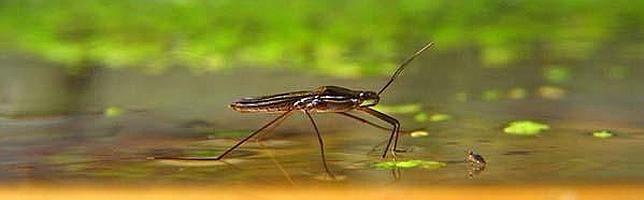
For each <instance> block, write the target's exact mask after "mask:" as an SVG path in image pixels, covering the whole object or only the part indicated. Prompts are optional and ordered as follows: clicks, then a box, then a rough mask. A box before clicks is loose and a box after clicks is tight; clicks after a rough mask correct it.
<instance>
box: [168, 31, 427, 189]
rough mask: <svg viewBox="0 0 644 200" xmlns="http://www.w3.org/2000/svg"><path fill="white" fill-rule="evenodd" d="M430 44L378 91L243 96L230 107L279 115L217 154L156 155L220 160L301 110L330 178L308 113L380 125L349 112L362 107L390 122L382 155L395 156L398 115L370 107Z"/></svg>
mask: <svg viewBox="0 0 644 200" xmlns="http://www.w3.org/2000/svg"><path fill="white" fill-rule="evenodd" d="M433 45H434V43H433V42H429V43H427V44H425V46H423V47H422V48H420V49H419V50H418V51H416V52H415V53H414V54H413V55H411V56H410V57H409V58H407V59H406V60H404V61H403V62H402V63H401V64H400V65H399V66H398V67H397V69H396V71H395V72H394V74H393V75H392V76H391V78H390V79H389V81H388V82H387V83H386V84H385V86H383V87H382V89H380V91H378V92H377V93H376V92H373V91H361V90H351V89H348V88H344V87H340V86H321V87H318V88H316V89H314V90H312V91H296V92H288V93H281V94H275V95H269V96H261V97H248V98H242V99H240V100H238V101H235V102H233V103H232V104H230V108H232V109H233V110H235V111H238V112H242V113H253V112H264V113H280V115H279V116H278V117H276V118H275V119H273V120H271V121H270V122H268V123H266V124H265V125H264V126H262V127H261V128H259V129H257V130H255V131H254V132H252V133H251V134H250V135H248V136H247V137H246V138H244V139H242V140H240V141H239V142H237V143H236V144H235V145H233V146H231V147H229V148H228V149H227V150H226V151H224V153H222V154H221V155H219V156H217V157H214V158H212V157H205V158H200V157H163V158H157V159H180V160H221V159H222V158H224V157H225V156H226V155H228V153H230V152H232V151H233V150H235V149H236V148H237V147H239V146H241V145H242V144H244V143H245V142H246V141H248V140H249V139H251V138H252V137H254V136H255V135H257V134H258V133H260V132H262V131H263V130H265V129H267V128H269V127H270V126H272V125H274V124H276V122H279V121H281V120H282V119H286V118H287V117H288V116H290V115H291V114H292V112H293V111H297V110H299V111H303V112H304V114H306V116H307V117H308V119H309V121H310V122H311V124H312V125H313V129H314V130H315V134H316V136H317V139H318V143H319V146H320V156H321V158H322V164H323V165H324V169H325V171H326V173H327V174H328V175H329V176H330V177H331V178H334V175H333V173H331V171H330V170H329V167H328V164H327V162H326V155H325V152H324V141H323V139H322V135H321V134H320V130H319V128H318V125H317V124H316V123H315V120H314V119H313V116H311V114H312V113H336V114H340V115H342V116H345V117H349V118H351V119H355V120H358V121H360V122H362V123H365V124H369V125H372V126H375V127H377V128H383V127H381V126H377V125H375V123H372V122H369V121H367V120H366V119H363V118H361V117H359V116H356V115H353V114H350V113H348V112H350V111H361V112H364V113H366V114H368V115H371V116H373V117H376V118H378V119H380V120H382V121H384V122H386V123H389V124H390V125H391V126H392V129H391V135H390V136H389V138H388V140H387V145H386V146H385V148H384V152H383V153H382V156H381V158H386V157H387V152H388V151H391V154H392V156H393V157H394V158H395V157H396V152H400V151H398V150H397V146H398V136H399V131H400V123H399V122H398V120H397V119H395V118H393V117H391V116H389V115H387V114H385V113H382V112H380V111H377V110H374V109H373V108H371V107H373V106H375V105H377V104H378V102H379V101H380V94H382V93H383V92H384V91H385V89H387V87H389V86H390V85H391V83H393V81H394V80H396V78H397V77H398V76H399V75H400V73H401V72H402V71H403V69H405V67H406V66H407V65H408V64H409V63H411V61H413V60H414V59H415V58H416V57H418V56H419V55H420V54H421V53H423V52H424V51H425V50H427V49H429V48H430V47H432V46H433ZM388 130H389V129H388ZM392 142H393V146H392ZM390 147H391V148H390Z"/></svg>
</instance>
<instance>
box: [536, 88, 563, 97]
mask: <svg viewBox="0 0 644 200" xmlns="http://www.w3.org/2000/svg"><path fill="white" fill-rule="evenodd" d="M537 93H538V94H539V96H540V97H541V98H544V99H553V100H554V99H561V98H563V97H564V96H566V90H564V89H562V88H559V87H555V86H541V87H539V90H538V91H537Z"/></svg>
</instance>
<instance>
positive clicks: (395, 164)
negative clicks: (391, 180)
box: [374, 160, 447, 169]
mask: <svg viewBox="0 0 644 200" xmlns="http://www.w3.org/2000/svg"><path fill="white" fill-rule="evenodd" d="M445 166H447V163H444V162H440V161H433V160H407V161H384V162H379V163H376V164H375V165H374V167H375V168H378V169H409V168H416V167H419V168H423V169H438V168H443V167H445Z"/></svg>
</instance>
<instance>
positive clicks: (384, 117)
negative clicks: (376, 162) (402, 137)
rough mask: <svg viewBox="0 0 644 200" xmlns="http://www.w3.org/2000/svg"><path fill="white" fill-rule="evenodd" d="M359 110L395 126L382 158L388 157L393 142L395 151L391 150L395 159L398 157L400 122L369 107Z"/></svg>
mask: <svg viewBox="0 0 644 200" xmlns="http://www.w3.org/2000/svg"><path fill="white" fill-rule="evenodd" d="M358 110H361V111H364V112H366V113H367V114H370V115H372V116H374V117H377V118H379V119H381V120H383V121H385V122H387V123H389V124H391V125H392V126H393V130H392V131H391V135H390V136H389V140H387V145H386V146H385V150H384V152H383V153H382V158H385V157H387V151H389V150H390V149H389V147H390V146H391V142H392V141H393V142H394V145H393V149H391V153H392V155H394V157H395V156H396V148H397V146H398V135H399V130H400V122H398V120H397V119H396V118H393V117H391V116H389V115H387V114H384V113H381V112H379V111H377V110H374V109H371V108H369V107H359V108H358Z"/></svg>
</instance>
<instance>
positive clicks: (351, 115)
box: [337, 112, 423, 134]
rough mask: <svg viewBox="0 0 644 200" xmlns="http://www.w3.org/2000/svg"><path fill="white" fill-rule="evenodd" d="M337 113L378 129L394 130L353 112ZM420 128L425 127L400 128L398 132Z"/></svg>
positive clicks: (408, 131) (407, 131)
mask: <svg viewBox="0 0 644 200" xmlns="http://www.w3.org/2000/svg"><path fill="white" fill-rule="evenodd" d="M337 114H340V115H343V116H345V117H349V118H351V119H355V120H358V121H360V122H362V123H365V124H369V125H371V126H373V127H376V128H378V129H381V130H385V131H392V130H393V129H392V128H387V127H384V126H381V125H378V124H376V123H373V122H370V121H368V120H366V119H364V118H362V117H359V116H356V115H353V114H351V113H346V112H340V113H337ZM419 130H423V128H417V129H412V130H398V132H399V133H403V134H405V133H411V132H414V131H419Z"/></svg>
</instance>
